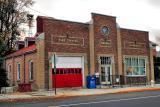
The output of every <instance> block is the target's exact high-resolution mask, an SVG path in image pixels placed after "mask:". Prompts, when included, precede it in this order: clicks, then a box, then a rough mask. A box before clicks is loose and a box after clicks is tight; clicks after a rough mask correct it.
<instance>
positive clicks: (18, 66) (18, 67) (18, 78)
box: [17, 63, 21, 80]
mask: <svg viewBox="0 0 160 107" xmlns="http://www.w3.org/2000/svg"><path fill="white" fill-rule="evenodd" d="M20 67H21V65H20V63H17V80H20V72H21V71H20V69H21V68H20Z"/></svg>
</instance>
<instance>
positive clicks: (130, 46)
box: [124, 42, 146, 50]
mask: <svg viewBox="0 0 160 107" xmlns="http://www.w3.org/2000/svg"><path fill="white" fill-rule="evenodd" d="M124 47H125V49H141V50H142V49H146V46H145V43H139V42H124Z"/></svg>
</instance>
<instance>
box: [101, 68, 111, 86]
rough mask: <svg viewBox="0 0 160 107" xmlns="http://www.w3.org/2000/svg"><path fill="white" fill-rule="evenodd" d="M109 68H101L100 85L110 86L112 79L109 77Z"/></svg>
mask: <svg viewBox="0 0 160 107" xmlns="http://www.w3.org/2000/svg"><path fill="white" fill-rule="evenodd" d="M111 75H112V74H111V66H110V65H105V66H101V83H102V84H111V82H112V77H111Z"/></svg>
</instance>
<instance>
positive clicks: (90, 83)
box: [87, 75, 96, 89]
mask: <svg viewBox="0 0 160 107" xmlns="http://www.w3.org/2000/svg"><path fill="white" fill-rule="evenodd" d="M87 88H90V89H93V88H96V76H90V75H89V76H87Z"/></svg>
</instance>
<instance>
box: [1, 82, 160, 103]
mask: <svg viewBox="0 0 160 107" xmlns="http://www.w3.org/2000/svg"><path fill="white" fill-rule="evenodd" d="M154 90H155V91H156V90H160V85H155V86H154V87H151V86H139V87H125V88H102V89H82V88H67V89H57V94H56V95H55V94H54V91H38V92H24V93H21V92H16V93H10V94H0V102H19V101H36V100H44V99H55V98H66V97H73V96H88V95H100V94H117V93H127V92H140V91H154Z"/></svg>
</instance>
